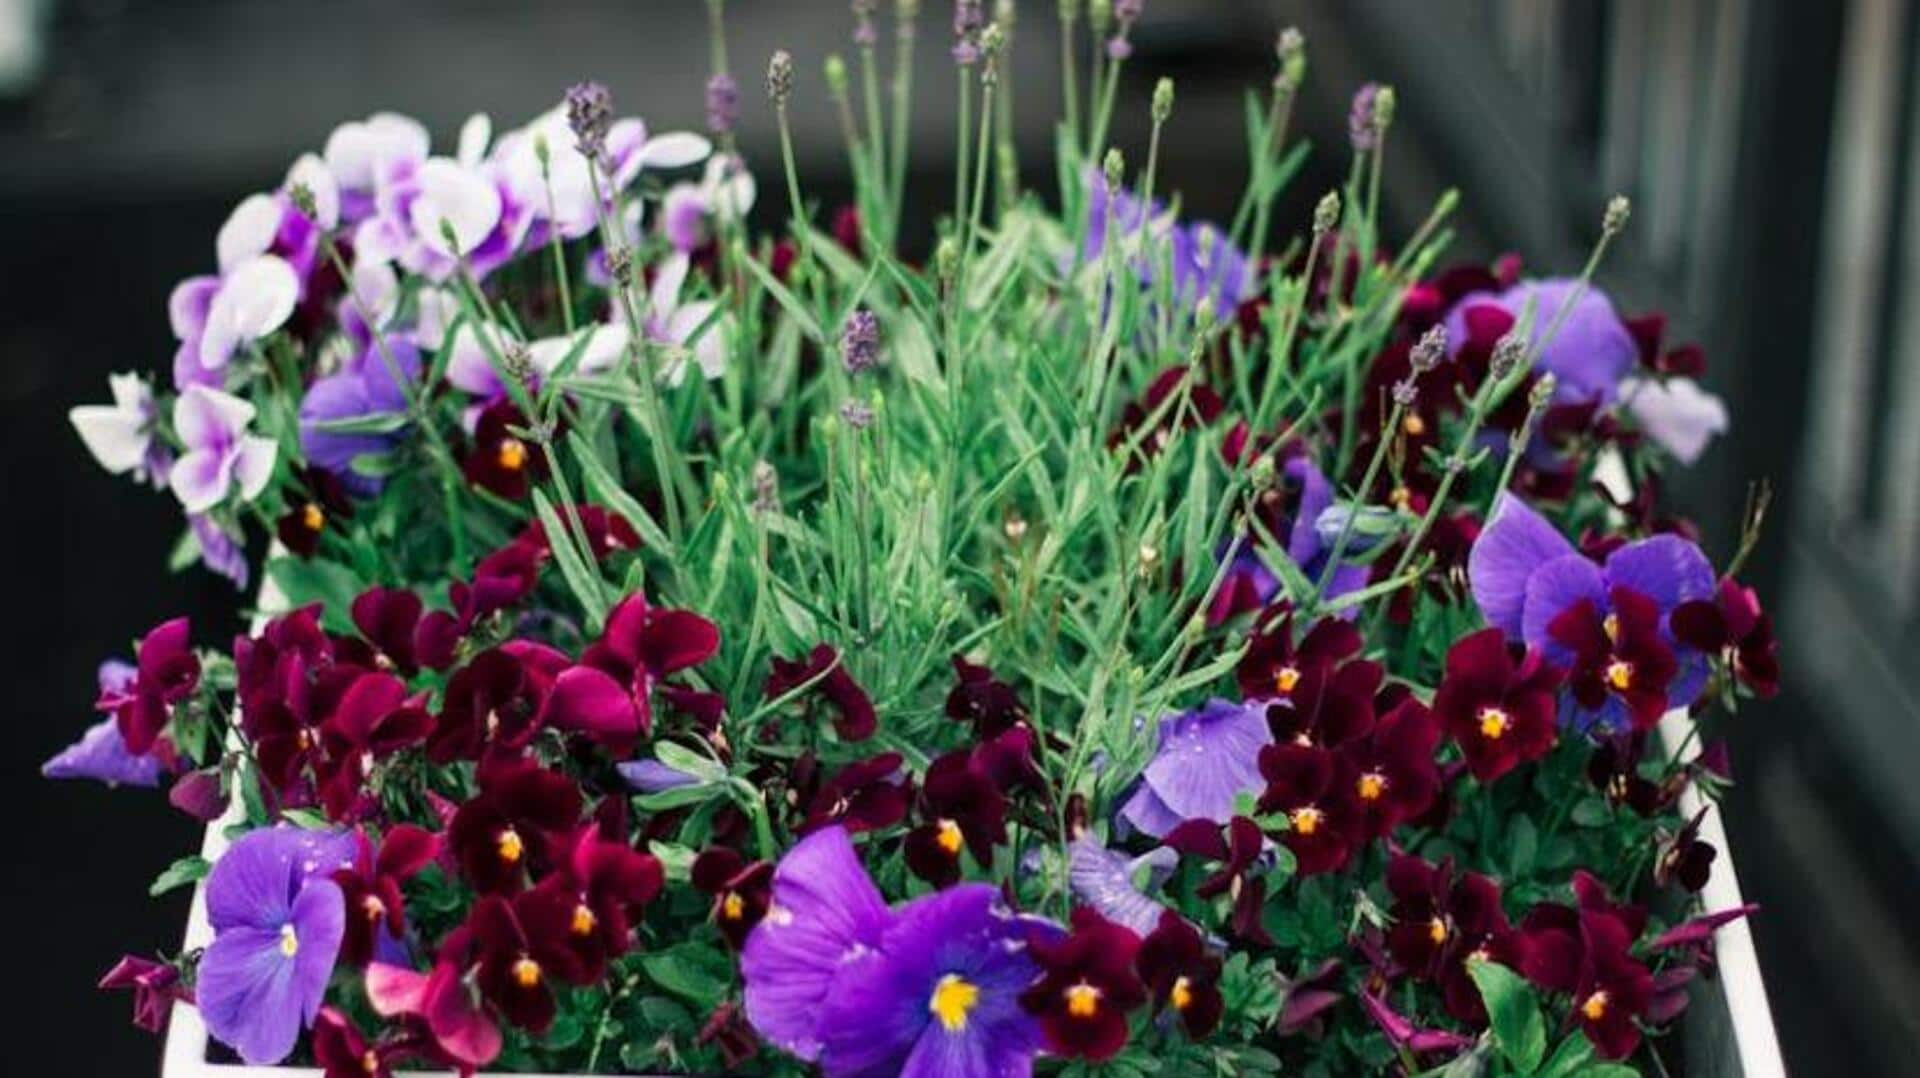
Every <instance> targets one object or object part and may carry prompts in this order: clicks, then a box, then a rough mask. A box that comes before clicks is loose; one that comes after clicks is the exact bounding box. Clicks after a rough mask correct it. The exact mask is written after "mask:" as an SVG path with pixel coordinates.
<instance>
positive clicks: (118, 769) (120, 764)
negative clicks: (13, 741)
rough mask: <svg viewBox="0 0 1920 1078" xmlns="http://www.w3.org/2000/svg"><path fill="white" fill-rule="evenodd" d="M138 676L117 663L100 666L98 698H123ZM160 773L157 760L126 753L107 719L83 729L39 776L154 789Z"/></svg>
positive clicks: (127, 665) (113, 722) (117, 727)
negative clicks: (76, 738) (78, 736)
mask: <svg viewBox="0 0 1920 1078" xmlns="http://www.w3.org/2000/svg"><path fill="white" fill-rule="evenodd" d="M138 672H139V671H137V670H136V669H135V668H134V667H133V665H132V664H130V663H124V662H120V661H119V660H117V659H108V660H107V661H106V662H103V663H101V664H100V674H99V681H100V695H101V696H103V697H105V696H107V695H109V694H113V695H116V696H117V695H123V694H125V693H126V691H127V690H128V689H129V688H130V687H131V686H132V685H133V681H134V677H135V675H137V674H138ZM162 770H163V768H162V767H161V765H160V758H159V757H158V756H155V755H147V756H136V755H134V754H133V753H132V752H130V751H128V749H127V741H126V738H124V737H122V736H121V734H120V724H119V723H118V722H117V721H116V720H115V719H114V717H113V716H111V715H109V716H107V717H106V718H104V719H101V720H100V721H99V722H96V723H94V724H93V725H92V726H89V727H87V732H86V733H85V734H82V735H81V737H80V740H79V741H76V742H74V743H73V744H72V745H69V746H67V747H66V748H65V749H62V750H61V752H60V754H59V755H58V756H55V757H54V758H53V759H51V760H48V761H47V762H46V763H44V764H42V765H40V773H41V774H42V775H44V776H46V777H47V778H50V779H93V780H95V781H97V782H104V783H106V784H107V785H109V786H158V785H160V774H161V771H162Z"/></svg>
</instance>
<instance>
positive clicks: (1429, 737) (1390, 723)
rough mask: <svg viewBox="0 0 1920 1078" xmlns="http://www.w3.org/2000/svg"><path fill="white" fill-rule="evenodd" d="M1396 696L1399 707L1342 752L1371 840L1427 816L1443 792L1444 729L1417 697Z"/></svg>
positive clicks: (1347, 745) (1407, 695)
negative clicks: (1439, 757) (1438, 761)
mask: <svg viewBox="0 0 1920 1078" xmlns="http://www.w3.org/2000/svg"><path fill="white" fill-rule="evenodd" d="M1396 695H1400V700H1399V702H1398V703H1396V704H1394V705H1393V706H1392V707H1391V709H1390V710H1388V711H1387V713H1386V714H1385V715H1384V716H1382V717H1381V718H1380V720H1379V721H1378V722H1377V723H1375V724H1374V727H1373V729H1372V731H1371V732H1369V733H1368V734H1367V736H1366V737H1364V738H1361V739H1359V740H1357V741H1353V742H1349V743H1348V744H1346V745H1343V746H1341V747H1340V749H1338V750H1337V752H1338V754H1339V755H1340V757H1341V758H1342V760H1343V761H1344V762H1345V764H1346V768H1345V770H1346V771H1347V772H1349V773H1350V774H1352V775H1353V793H1354V798H1355V799H1356V800H1357V801H1358V802H1359V806H1360V813H1361V826H1362V830H1363V831H1364V832H1365V834H1366V835H1367V837H1368V838H1385V837H1386V836H1387V835H1389V834H1392V833H1393V829H1394V828H1396V827H1398V826H1400V825H1401V824H1403V823H1405V822H1407V821H1408V820H1411V819H1414V818H1415V817H1417V816H1419V815H1420V814H1422V813H1424V812H1426V811H1427V809H1429V808H1430V807H1432V805H1433V799H1434V796H1435V795H1436V794H1437V793H1438V792H1439V789H1440V771H1439V768H1438V767H1437V766H1436V765H1435V763H1434V750H1436V749H1438V748H1439V747H1440V724H1439V722H1438V721H1437V720H1436V719H1434V717H1433V712H1432V711H1430V710H1428V709H1427V707H1426V705H1424V704H1422V703H1421V702H1420V701H1419V700H1417V699H1415V698H1414V697H1413V695H1412V694H1411V693H1405V694H1396ZM1381 696H1382V697H1383V698H1385V697H1386V696H1387V694H1386V693H1382V694H1381Z"/></svg>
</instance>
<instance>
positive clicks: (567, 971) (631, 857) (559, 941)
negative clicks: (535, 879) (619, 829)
mask: <svg viewBox="0 0 1920 1078" xmlns="http://www.w3.org/2000/svg"><path fill="white" fill-rule="evenodd" d="M557 845H558V852H559V856H558V857H557V858H556V861H555V865H554V871H553V872H552V873H551V874H549V875H548V876H547V877H546V878H545V879H543V880H541V881H540V883H539V884H538V885H536V886H535V887H534V889H533V890H532V891H529V892H527V893H526V894H524V895H522V896H520V898H519V899H517V900H515V903H514V908H515V910H516V912H518V913H519V915H520V917H521V919H522V920H523V921H524V922H525V924H526V926H527V930H528V932H529V933H531V934H532V936H533V938H534V940H535V941H536V945H537V948H538V955H539V957H540V959H541V960H542V961H543V962H544V963H546V965H547V966H548V968H550V969H551V970H552V971H553V975H554V976H556V977H558V978H560V979H561V980H564V981H568V982H570V983H572V984H577V985H589V984H595V983H598V982H599V981H600V979H601V978H603V977H605V976H606V972H607V963H608V962H610V961H612V960H613V959H615V958H618V957H620V956H621V955H623V954H626V953H627V950H628V948H630V947H631V946H632V944H633V928H634V924H635V923H636V922H637V921H638V920H639V918H640V912H641V910H642V909H643V908H644V907H645V906H646V904H647V903H649V902H651V901H653V900H654V898H655V897H656V896H658V895H659V894H660V888H661V887H662V885H663V884H664V883H665V880H666V877H665V874H664V872H663V870H662V869H661V867H660V861H659V859H658V858H655V857H654V856H653V855H651V854H645V853H640V852H638V851H637V850H635V849H633V848H632V847H631V846H628V845H627V844H626V843H624V842H615V841H609V840H607V839H605V838H602V837H601V836H600V834H599V831H598V829H597V828H594V827H591V826H589V827H583V828H580V829H579V830H577V831H575V832H574V833H573V834H572V835H571V836H567V837H565V838H563V839H561V840H560V841H559V842H558V843H557Z"/></svg>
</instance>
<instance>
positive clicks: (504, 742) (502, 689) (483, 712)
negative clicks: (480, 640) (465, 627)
mask: <svg viewBox="0 0 1920 1078" xmlns="http://www.w3.org/2000/svg"><path fill="white" fill-rule="evenodd" d="M521 644H522V642H520V641H510V642H509V643H508V644H506V645H503V646H501V647H495V648H488V649H487V650H485V651H483V652H481V653H479V654H478V655H475V656H474V657H473V658H472V659H470V660H468V662H467V664H466V665H465V666H463V667H461V668H460V669H458V670H456V671H454V673H453V676H452V677H450V678H448V679H447V689H446V692H445V694H444V697H443V699H442V701H441V706H440V716H439V718H438V720H437V721H436V722H435V724H434V729H433V734H432V735H431V737H429V738H428V741H427V756H428V758H429V759H431V760H433V761H434V762H436V763H451V762H452V761H454V760H481V759H492V758H505V757H509V756H517V755H519V754H520V752H521V750H523V749H525V748H526V746H527V745H528V744H529V743H531V742H532V741H533V737H534V735H535V734H537V733H539V732H540V724H541V722H542V721H543V720H544V718H545V713H546V703H547V693H548V691H549V690H550V689H551V688H552V685H553V679H554V678H555V677H557V676H558V675H559V672H560V670H562V669H565V668H566V667H567V666H568V665H570V663H569V661H568V659H567V657H566V656H565V655H563V654H561V653H560V652H558V651H555V650H553V649H552V648H548V647H546V646H544V645H540V644H526V645H524V646H521Z"/></svg>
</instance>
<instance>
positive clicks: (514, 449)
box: [461, 400, 547, 502]
mask: <svg viewBox="0 0 1920 1078" xmlns="http://www.w3.org/2000/svg"><path fill="white" fill-rule="evenodd" d="M528 426H529V424H528V422H527V417H526V416H524V415H521V414H520V409H518V408H516V407H514V406H513V403H512V402H511V401H505V400H502V401H496V402H494V403H492V404H489V405H487V406H486V408H484V409H482V410H481V412H480V418H479V419H478V421H476V422H475V423H474V426H473V448H472V450H470V451H469V452H468V453H467V456H466V459H465V461H463V462H462V463H461V470H462V471H463V472H464V473H465V474H466V477H467V482H469V483H472V484H473V485H474V486H477V487H481V488H483V489H485V490H488V491H491V492H492V493H494V494H498V495H500V496H501V497H502V498H505V499H507V500H508V501H515V502H517V501H519V500H520V499H522V498H524V497H526V496H527V491H529V490H531V489H532V486H533V483H534V481H536V480H540V479H545V478H546V476H547V458H546V454H544V453H542V452H540V447H539V446H536V445H531V444H529V443H528V442H527V440H526V439H525V438H523V437H521V436H520V435H519V434H516V433H514V432H515V431H516V430H524V429H526V428H527V427H528Z"/></svg>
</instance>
